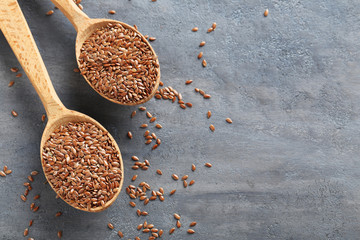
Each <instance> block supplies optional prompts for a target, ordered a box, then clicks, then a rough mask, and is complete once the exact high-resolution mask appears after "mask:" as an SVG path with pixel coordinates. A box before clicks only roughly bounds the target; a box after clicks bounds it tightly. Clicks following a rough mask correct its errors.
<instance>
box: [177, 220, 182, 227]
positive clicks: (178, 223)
mask: <svg viewBox="0 0 360 240" xmlns="http://www.w3.org/2000/svg"><path fill="white" fill-rule="evenodd" d="M176 227H177V228H180V227H181V222H180V221H179V220H177V221H176Z"/></svg>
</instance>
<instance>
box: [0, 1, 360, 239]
mask: <svg viewBox="0 0 360 240" xmlns="http://www.w3.org/2000/svg"><path fill="white" fill-rule="evenodd" d="M20 5H21V7H22V9H23V11H24V14H25V16H26V18H27V20H28V22H29V25H30V28H31V30H32V32H33V35H34V37H35V40H36V42H37V44H38V47H39V49H40V52H41V54H42V56H43V59H44V61H45V65H46V66H47V68H48V71H49V74H50V76H51V78H52V80H53V84H54V86H55V89H56V90H57V92H58V94H59V97H60V98H61V99H62V101H63V102H64V104H65V105H66V106H67V107H69V108H71V109H74V110H78V111H80V112H83V113H86V114H88V115H90V116H91V117H93V118H95V119H97V120H98V121H99V122H100V123H102V124H103V125H104V126H105V127H106V128H107V129H109V131H110V132H111V134H112V135H113V136H114V137H115V139H116V141H117V143H118V144H119V146H120V148H121V151H122V156H123V159H124V164H125V180H124V186H127V185H129V184H131V181H130V178H131V177H132V175H133V174H138V175H139V177H138V180H136V182H135V183H134V184H139V182H141V181H146V182H148V183H149V184H150V185H151V186H152V187H154V188H159V187H163V188H164V189H165V191H166V192H169V191H170V190H172V189H174V188H176V189H177V192H176V194H175V195H174V196H172V197H168V196H166V199H165V201H164V202H159V201H154V202H151V203H149V204H148V205H147V206H143V204H142V203H141V202H137V201H136V202H137V204H138V206H140V207H139V208H140V209H141V210H146V211H148V212H149V216H146V217H138V216H137V215H136V208H135V209H133V208H131V207H130V206H129V204H128V202H129V200H130V199H129V197H128V196H127V195H126V194H125V193H124V192H123V193H122V194H121V195H120V196H119V198H118V200H117V201H116V202H115V203H114V204H113V206H112V207H110V208H109V209H108V210H106V211H104V212H100V213H96V214H90V213H85V212H81V211H77V210H74V209H73V208H71V207H69V206H67V205H66V204H65V203H64V202H63V201H62V200H59V199H55V193H54V192H53V191H52V190H51V189H50V187H49V186H48V185H46V184H44V181H45V178H44V176H43V173H42V171H41V165H40V158H39V143H40V137H41V135H42V131H43V129H44V127H45V123H42V122H41V115H42V114H43V113H44V109H43V107H42V105H41V102H40V100H39V98H38V96H37V95H36V93H35V91H34V89H33V88H32V86H31V84H30V82H29V81H28V79H27V78H26V76H23V77H21V78H16V77H15V74H14V73H12V72H11V71H10V67H14V66H17V67H19V64H18V63H17V60H16V59H15V57H14V55H13V54H12V52H11V49H10V48H9V46H8V44H7V43H6V41H5V38H4V37H3V36H2V35H1V34H0V46H1V48H0V84H1V87H0V101H1V104H0V153H1V154H0V167H2V166H4V165H7V166H8V167H9V168H10V169H12V170H13V173H12V174H11V175H9V176H7V177H6V178H0V239H6V240H8V239H23V236H22V234H23V231H24V229H25V228H26V227H27V225H28V222H29V220H30V219H34V224H33V226H32V227H31V228H30V231H29V236H31V237H34V238H35V239H37V240H39V239H56V238H57V236H56V235H57V231H59V230H62V231H63V239H72V240H78V239H118V238H119V237H118V236H117V235H116V232H117V230H121V231H122V232H123V233H124V235H125V237H124V239H134V237H135V236H139V237H141V239H147V236H148V235H145V234H143V233H140V232H138V231H137V230H136V226H137V225H138V224H140V223H142V222H143V221H144V220H145V219H146V220H147V221H148V222H151V223H153V224H155V225H156V226H157V227H158V228H161V229H164V230H165V234H164V236H163V238H164V239H203V240H205V239H259V240H262V239H360V210H359V207H360V205H359V202H360V190H359V189H360V186H359V184H360V180H359V177H360V161H359V155H360V150H359V145H360V140H359V139H360V136H359V135H360V134H359V133H360V117H359V112H360V96H359V95H360V82H359V81H360V67H359V65H360V41H359V39H360V15H359V9H360V2H359V1H350V0H349V1H334V0H320V1H310V0H304V1H303V0H300V1H292V0H291V1H278V0H273V1H259V0H244V1H240V0H222V1H215V0H196V1H190V0H184V1H176V0H173V1H170V0H158V1H157V2H151V1H150V0H146V1H144V0H141V1H140V0H131V1H128V0H107V1H105V0H101V1H97V0H84V2H83V5H84V10H85V12H86V13H87V14H88V15H89V16H91V17H98V18H102V17H106V18H108V17H111V18H114V19H117V20H121V21H124V22H127V23H129V24H136V25H137V26H138V27H139V30H140V31H141V32H142V33H144V34H149V35H150V36H154V37H156V39H157V40H156V41H155V42H153V43H152V45H153V47H154V49H155V51H156V52H157V54H158V55H159V59H160V63H161V74H162V80H163V82H164V84H165V86H172V87H173V88H175V89H177V90H178V91H180V92H181V93H182V95H183V97H184V99H185V100H186V101H188V102H192V103H193V105H194V106H193V107H192V108H191V109H186V110H182V109H180V108H179V106H178V105H177V104H175V103H174V104H172V103H171V102H167V101H163V100H161V101H159V100H155V99H152V100H151V101H149V102H148V103H146V104H145V106H146V107H147V109H148V110H149V111H150V112H151V113H153V115H155V116H156V117H157V118H158V120H157V122H158V123H160V124H162V125H163V129H161V130H156V129H155V128H151V129H152V130H154V131H155V132H156V134H157V136H158V137H160V138H161V139H162V144H161V146H160V147H159V148H158V149H156V150H155V151H151V148H150V146H146V145H145V144H144V139H143V136H142V134H143V130H142V129H140V128H139V125H140V124H142V123H144V122H145V121H147V118H146V116H145V113H144V112H139V111H138V113H137V115H136V116H135V117H134V118H133V119H130V114H131V112H132V111H133V110H136V109H137V108H136V107H124V106H119V105H116V104H113V103H111V102H109V101H106V100H105V99H103V98H101V97H100V96H99V95H98V94H97V93H95V92H94V91H93V90H92V89H91V87H90V86H88V85H87V83H86V82H85V81H84V80H83V78H82V77H81V76H80V75H79V74H78V73H75V72H73V68H75V67H76V66H77V65H76V61H75V54H74V42H75V37H76V33H75V31H74V29H73V27H72V26H71V24H70V23H69V22H68V20H67V19H65V17H64V16H63V15H62V14H61V12H59V11H58V10H55V13H54V14H53V15H52V16H45V13H46V12H47V11H48V10H50V9H53V5H52V4H51V2H50V1H45V0H27V1H25V0H21V1H20ZM266 8H268V9H269V16H268V17H267V18H265V17H263V15H262V14H263V12H264V10H265V9H266ZM111 9H114V10H116V11H117V13H116V14H115V15H109V14H108V11H109V10H111ZM212 22H217V29H216V30H215V32H212V33H206V30H207V29H208V28H209V27H210V26H211V24H212ZM195 26H197V27H199V31H198V32H197V33H193V32H191V29H192V28H193V27H195ZM200 41H206V42H207V43H206V46H204V47H203V48H202V49H201V51H203V52H204V58H205V59H206V60H207V62H208V66H207V67H206V68H203V67H202V66H201V61H199V60H198V59H197V55H198V53H199V51H200V48H199V47H198V44H199V43H200ZM20 72H23V71H22V70H20ZM188 79H193V80H194V82H193V83H192V84H191V85H188V86H186V85H185V84H184V83H185V81H186V80H188ZM11 80H13V81H15V84H14V86H13V87H11V88H9V87H7V85H8V83H9V82H10V81H11ZM195 87H198V88H201V89H203V90H204V91H206V92H207V93H209V94H211V96H212V98H211V99H209V100H204V99H203V98H202V97H201V96H200V95H199V94H196V93H195V92H194V88H195ZM13 109H14V110H16V111H17V112H18V113H19V116H18V117H17V118H14V117H12V116H11V114H10V112H11V110H13ZM208 110H210V111H212V113H213V116H212V117H211V119H207V118H206V112H207V111H208ZM227 117H230V118H232V120H233V124H232V125H230V124H227V123H226V122H225V118H227ZM210 124H214V126H215V127H216V130H215V132H214V133H212V132H211V131H210V130H209V125H210ZM127 131H132V132H133V135H134V138H133V139H132V140H129V139H128V138H127V137H126V133H127ZM132 155H136V156H138V157H140V158H141V159H145V158H146V159H148V160H149V161H150V162H151V167H150V169H149V170H148V171H134V170H131V169H130V168H131V165H132V161H131V159H130V158H131V156H132ZM205 162H211V163H212V164H213V167H212V168H210V169H208V168H205V167H204V166H203V164H204V163H205ZM192 163H195V164H196V165H197V170H196V171H195V172H191V170H190V167H191V164H192ZM156 169H161V170H162V171H163V173H164V174H163V175H162V176H159V175H157V174H156V173H155V171H156ZM32 170H39V171H40V172H41V173H40V174H39V175H38V176H36V177H35V181H34V183H32V186H33V190H32V191H31V192H30V194H29V200H28V201H27V202H25V203H24V202H23V201H21V199H20V194H22V193H23V191H24V186H23V183H24V182H25V181H27V178H26V177H27V175H28V174H29V173H30V171H32ZM173 173H176V174H178V175H179V176H182V175H184V174H189V179H195V181H196V183H195V185H193V186H191V187H188V188H186V189H184V188H183V187H182V183H181V181H178V182H175V181H173V180H172V179H171V174H173ZM36 194H40V195H41V197H40V199H39V200H36V201H35V202H36V204H37V205H39V206H40V209H39V211H38V212H36V213H33V212H31V211H30V207H29V206H30V203H31V202H34V201H33V200H32V198H33V196H34V195H36ZM57 211H62V212H63V215H62V216H61V217H58V218H55V213H56V212H57ZM175 212H176V213H179V214H180V215H181V216H182V217H181V222H182V224H183V227H182V228H181V229H176V230H175V233H174V234H173V235H171V236H169V234H168V231H169V229H170V228H172V227H174V226H175V220H174V218H173V216H172V214H173V213H175ZM191 221H197V222H198V224H197V226H195V227H194V228H193V229H194V230H195V231H196V233H195V234H194V235H188V234H187V233H186V229H187V228H188V224H189V223H190V222H191ZM108 222H112V223H113V224H114V225H115V229H114V230H113V231H111V230H109V229H108V228H107V226H106V225H107V223H108ZM115 230H116V231H115Z"/></svg>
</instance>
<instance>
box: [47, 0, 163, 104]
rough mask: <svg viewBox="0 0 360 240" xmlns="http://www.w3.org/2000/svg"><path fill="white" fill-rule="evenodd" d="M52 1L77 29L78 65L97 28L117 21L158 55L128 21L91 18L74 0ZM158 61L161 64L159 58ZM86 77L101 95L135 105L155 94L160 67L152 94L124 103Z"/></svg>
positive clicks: (110, 99)
mask: <svg viewBox="0 0 360 240" xmlns="http://www.w3.org/2000/svg"><path fill="white" fill-rule="evenodd" d="M51 1H52V2H53V3H54V4H55V6H56V7H58V8H59V9H60V10H61V12H62V13H63V14H64V15H65V16H66V17H67V18H68V19H69V21H70V22H71V23H72V25H73V26H74V28H75V30H76V31H77V33H78V34H77V37H76V43H75V54H76V60H77V64H78V66H79V56H80V49H81V47H82V45H83V43H84V42H85V41H86V40H87V39H88V38H89V37H90V35H91V34H92V33H94V32H95V31H96V30H97V29H100V28H102V27H105V26H107V25H108V24H109V23H115V24H116V23H120V24H121V25H122V26H123V27H124V28H128V29H131V30H132V31H134V32H136V33H137V34H139V36H141V39H142V40H143V41H144V42H145V43H146V44H147V45H148V46H149V47H150V49H151V51H152V53H153V55H154V56H155V57H156V53H155V51H154V49H153V48H152V47H151V45H150V43H149V42H148V41H147V40H146V38H145V37H144V36H143V35H142V34H141V33H140V32H139V31H138V30H136V29H135V28H133V27H132V26H130V25H128V24H126V23H123V22H120V21H116V20H112V19H91V18H89V17H88V16H87V15H86V14H85V13H84V12H83V11H81V10H80V9H79V7H78V6H76V4H75V3H74V1H73V0H51ZM156 62H157V63H158V64H159V60H157V61H156ZM79 67H80V66H79ZM83 76H84V75H83ZM84 78H85V80H86V81H87V82H88V84H89V85H90V86H91V87H92V88H93V89H94V90H95V91H96V92H97V93H99V94H100V95H101V96H103V97H104V98H106V99H107V100H109V101H112V102H114V103H118V104H121V105H129V106H133V105H139V104H142V103H145V102H147V101H149V100H150V99H151V98H152V97H153V96H154V95H155V93H156V90H157V89H158V87H159V83H160V67H159V74H158V76H157V79H156V83H155V86H154V88H153V90H152V92H151V94H150V95H149V96H148V97H146V98H144V99H142V100H141V101H137V102H130V103H123V102H120V101H118V100H116V99H112V98H109V97H107V96H106V95H104V94H103V93H101V92H99V91H97V90H96V89H95V88H94V87H93V85H92V84H91V82H90V81H89V80H88V79H87V78H86V77H85V76H84Z"/></svg>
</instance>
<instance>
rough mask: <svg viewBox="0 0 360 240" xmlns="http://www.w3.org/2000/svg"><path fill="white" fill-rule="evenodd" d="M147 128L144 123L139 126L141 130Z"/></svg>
mask: <svg viewBox="0 0 360 240" xmlns="http://www.w3.org/2000/svg"><path fill="white" fill-rule="evenodd" d="M147 126H148V125H147V124H146V123H145V124H141V126H140V127H141V128H147Z"/></svg>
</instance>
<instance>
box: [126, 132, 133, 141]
mask: <svg viewBox="0 0 360 240" xmlns="http://www.w3.org/2000/svg"><path fill="white" fill-rule="evenodd" d="M127 137H128V138H130V139H132V138H133V135H132V133H131V132H130V131H128V133H127Z"/></svg>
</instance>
